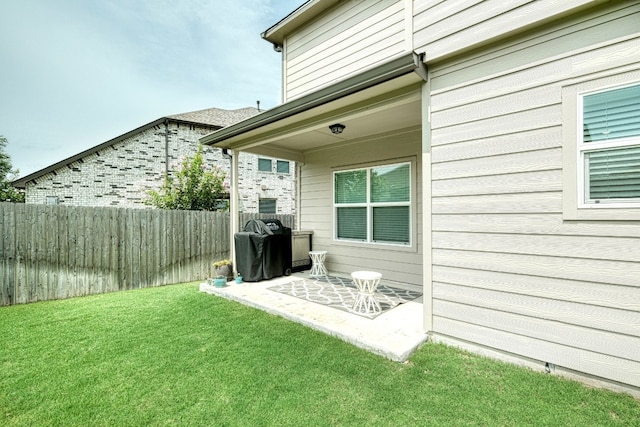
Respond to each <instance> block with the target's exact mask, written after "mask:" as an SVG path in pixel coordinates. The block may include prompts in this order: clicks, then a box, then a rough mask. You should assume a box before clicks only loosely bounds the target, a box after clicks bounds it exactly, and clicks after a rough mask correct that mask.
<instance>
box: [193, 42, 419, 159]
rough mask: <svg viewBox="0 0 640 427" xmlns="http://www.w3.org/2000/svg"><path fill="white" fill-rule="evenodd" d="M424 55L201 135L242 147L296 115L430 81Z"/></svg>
mask: <svg viewBox="0 0 640 427" xmlns="http://www.w3.org/2000/svg"><path fill="white" fill-rule="evenodd" d="M422 58H423V55H422V54H416V53H413V52H412V53H409V54H406V55H403V56H400V57H398V58H396V59H393V60H391V61H389V62H386V63H384V64H381V65H379V66H377V67H374V68H371V69H369V70H367V71H364V72H362V73H360V74H358V75H355V76H353V77H350V78H347V79H345V80H343V81H340V82H338V83H335V84H333V85H330V86H327V87H325V88H323V89H320V90H318V91H316V92H313V93H310V94H308V95H305V96H302V97H300V98H297V99H294V100H292V101H289V102H287V103H284V104H281V105H279V106H277V107H275V108H272V109H270V110H267V111H265V112H263V113H261V114H258V115H256V116H253V117H251V118H249V119H246V120H244V121H242V122H238V123H236V124H234V125H231V126H227V127H225V128H223V129H220V130H219V131H216V132H213V133H211V134H209V135H205V136H204V137H202V138H200V142H201V143H202V144H206V145H217V146H218V147H223V148H232V149H236V148H240V147H239V144H240V143H241V142H242V141H243V140H245V139H247V138H249V137H250V136H255V134H256V133H258V132H260V130H261V129H264V130H265V131H266V129H269V131H271V132H273V131H274V129H277V128H285V127H286V126H288V125H290V124H291V123H292V122H293V121H295V119H296V118H298V117H299V118H301V119H302V118H303V116H304V113H307V112H310V111H311V110H314V109H318V108H319V107H322V106H325V105H327V104H330V103H332V102H334V101H339V100H342V99H345V98H347V97H350V96H353V95H356V94H358V93H359V92H363V91H366V90H367V89H372V88H375V87H376V86H379V85H383V84H385V83H390V82H393V81H395V80H400V78H402V85H408V84H412V83H417V82H420V81H426V79H427V70H426V66H425V64H424V63H423V61H422Z"/></svg>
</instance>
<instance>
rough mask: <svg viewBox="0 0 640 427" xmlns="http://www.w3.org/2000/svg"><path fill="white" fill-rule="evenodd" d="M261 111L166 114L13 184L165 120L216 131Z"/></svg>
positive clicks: (21, 184) (22, 184)
mask: <svg viewBox="0 0 640 427" xmlns="http://www.w3.org/2000/svg"><path fill="white" fill-rule="evenodd" d="M259 112H260V110H258V109H257V108H254V107H246V108H240V109H237V110H223V109H221V108H207V109H204V110H197V111H191V112H188V113H181V114H173V115H168V116H164V117H161V118H159V119H157V120H154V121H152V122H149V123H147V124H146V125H143V126H140V127H139V128H136V129H134V130H132V131H129V132H127V133H125V134H122V135H120V136H118V137H116V138H113V139H110V140H109V141H106V142H103V143H102V144H98V145H96V146H95V147H92V148H89V149H88V150H85V151H82V152H80V153H78V154H75V155H73V156H71V157H68V158H66V159H64V160H61V161H59V162H57V163H54V164H52V165H51V166H47V167H46V168H44V169H40V170H39V171H36V172H33V173H31V174H29V175H27V176H24V177H22V178H18V179H16V180H15V181H13V182H12V184H13V186H14V187H16V188H25V186H26V185H27V183H28V182H30V181H33V180H35V179H38V178H40V177H41V176H43V175H46V174H48V173H50V172H52V171H54V170H56V169H59V168H61V167H64V166H67V165H70V164H71V163H73V162H75V161H78V160H79V159H82V158H84V157H86V156H88V155H91V154H93V153H96V152H98V151H100V150H102V149H104V148H107V147H110V146H112V145H114V144H116V143H118V142H120V141H122V140H124V139H127V138H129V137H131V136H133V135H135V134H138V133H140V132H143V131H145V130H147V129H149V128H151V127H153V126H158V125H162V124H164V123H165V121H171V122H178V123H185V124H194V125H200V126H209V127H211V130H212V131H214V130H218V129H221V128H223V127H226V126H229V125H231V124H233V123H236V122H239V121H241V120H244V119H247V118H249V117H252V116H255V115H256V114H258V113H259Z"/></svg>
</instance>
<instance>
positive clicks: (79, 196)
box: [25, 122, 295, 214]
mask: <svg viewBox="0 0 640 427" xmlns="http://www.w3.org/2000/svg"><path fill="white" fill-rule="evenodd" d="M168 130H169V141H168V144H167V143H166V141H165V125H164V124H162V125H158V126H155V127H152V128H148V129H146V130H142V131H141V132H139V133H137V134H135V135H132V136H130V137H128V138H126V139H123V140H121V141H119V142H116V143H114V144H112V145H111V146H109V147H106V148H103V149H101V150H100V151H98V152H96V153H93V154H89V155H87V156H85V157H84V158H82V159H80V160H77V161H75V162H73V163H71V164H69V165H67V166H63V167H61V168H58V169H57V170H55V171H53V172H50V173H48V174H46V175H43V176H41V177H39V178H37V179H36V180H35V181H31V182H29V183H27V185H26V188H25V190H26V203H32V204H45V203H48V202H49V203H51V202H53V201H54V200H55V201H57V203H58V204H60V205H69V206H119V207H133V208H147V207H148V206H147V205H145V204H143V202H142V200H143V199H144V197H145V195H146V192H147V191H148V190H149V189H152V188H154V189H157V188H158V187H159V186H160V185H161V184H162V181H163V179H164V176H165V173H166V171H167V168H168V170H169V173H171V172H172V171H175V170H176V169H177V168H179V167H180V164H181V163H182V161H183V160H184V159H185V157H187V156H189V157H191V156H193V155H194V154H195V152H196V150H197V148H198V146H199V143H198V139H199V138H201V137H202V136H204V135H206V134H208V133H210V132H211V128H210V127H205V126H196V125H189V124H184V123H176V122H169V124H168ZM167 154H168V157H167ZM203 154H204V156H205V160H206V162H207V163H208V164H210V165H213V166H217V167H219V168H221V169H222V170H224V171H225V173H226V174H227V177H228V176H229V170H230V162H229V160H228V159H226V158H224V157H223V156H222V151H221V150H220V149H218V148H212V147H207V146H205V147H203ZM257 159H258V157H257V156H255V155H253V154H248V153H242V154H241V155H240V157H239V165H238V168H239V176H238V180H239V182H238V184H239V189H240V206H239V208H240V211H241V212H258V206H259V200H260V198H266V199H277V204H276V207H277V211H276V213H278V214H290V213H293V212H294V208H295V201H294V198H295V182H294V179H295V163H293V162H291V163H290V167H289V173H288V174H284V173H277V172H276V169H275V164H276V161H275V160H274V161H273V164H274V170H273V172H261V171H258V160H257ZM227 181H228V179H227Z"/></svg>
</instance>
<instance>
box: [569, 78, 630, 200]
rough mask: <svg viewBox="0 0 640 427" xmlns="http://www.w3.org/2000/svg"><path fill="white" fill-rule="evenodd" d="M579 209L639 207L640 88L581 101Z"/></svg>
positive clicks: (586, 95) (591, 95)
mask: <svg viewBox="0 0 640 427" xmlns="http://www.w3.org/2000/svg"><path fill="white" fill-rule="evenodd" d="M578 105H579V107H580V111H581V115H580V123H579V126H580V127H579V129H578V131H580V129H582V133H581V134H580V133H579V139H578V171H579V177H580V178H582V179H581V180H579V184H580V188H579V194H578V196H579V202H580V207H584V208H599V207H612V208H613V207H621V208H625V207H637V206H639V205H638V204H639V203H640V83H637V84H634V85H629V86H623V87H617V88H611V89H606V90H602V91H597V92H587V93H583V94H581V95H580V98H579V102H578Z"/></svg>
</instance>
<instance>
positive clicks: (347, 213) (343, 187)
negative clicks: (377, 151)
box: [333, 162, 413, 246]
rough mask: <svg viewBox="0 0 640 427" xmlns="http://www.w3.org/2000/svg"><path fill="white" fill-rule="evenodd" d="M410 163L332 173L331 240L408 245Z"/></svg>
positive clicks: (410, 222)
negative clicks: (332, 222)
mask: <svg viewBox="0 0 640 427" xmlns="http://www.w3.org/2000/svg"><path fill="white" fill-rule="evenodd" d="M411 169H412V166H411V162H402V163H394V164H388V165H380V166H372V167H365V168H358V169H350V170H342V171H336V172H334V175H333V183H334V218H335V222H334V224H335V238H336V240H338V241H352V242H362V243H374V244H391V245H402V246H410V245H411V230H412V229H413V227H412V203H411V194H412V182H411V175H412V172H411Z"/></svg>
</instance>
